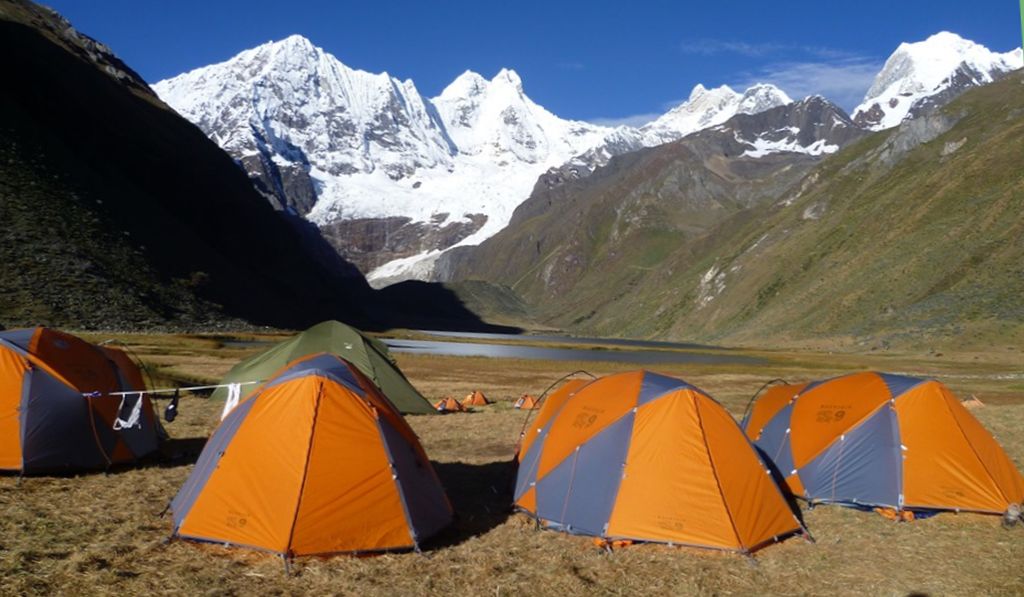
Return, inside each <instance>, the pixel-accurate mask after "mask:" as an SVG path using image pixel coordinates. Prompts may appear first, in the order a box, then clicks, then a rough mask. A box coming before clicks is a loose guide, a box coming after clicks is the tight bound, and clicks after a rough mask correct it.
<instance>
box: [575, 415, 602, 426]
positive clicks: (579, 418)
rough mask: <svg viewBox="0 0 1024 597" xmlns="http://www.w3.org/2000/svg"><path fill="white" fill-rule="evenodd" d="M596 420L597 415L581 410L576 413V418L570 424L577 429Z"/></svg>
mask: <svg viewBox="0 0 1024 597" xmlns="http://www.w3.org/2000/svg"><path fill="white" fill-rule="evenodd" d="M596 422H597V415H596V414H594V413H585V412H582V413H580V414H578V415H576V420H575V421H573V423H572V426H573V427H575V428H577V429H586V428H587V427H590V426H591V425H593V424H594V423H596Z"/></svg>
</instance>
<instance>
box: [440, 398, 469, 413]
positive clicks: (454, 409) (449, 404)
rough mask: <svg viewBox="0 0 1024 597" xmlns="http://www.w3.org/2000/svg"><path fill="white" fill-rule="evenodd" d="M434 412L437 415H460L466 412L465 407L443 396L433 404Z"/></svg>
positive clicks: (453, 399)
mask: <svg viewBox="0 0 1024 597" xmlns="http://www.w3.org/2000/svg"><path fill="white" fill-rule="evenodd" d="M434 410H436V411H437V412H439V413H461V412H465V411H466V407H465V406H462V404H461V403H460V402H459V401H458V400H456V399H455V398H452V397H451V396H445V397H444V398H442V399H440V400H438V401H437V402H435V403H434Z"/></svg>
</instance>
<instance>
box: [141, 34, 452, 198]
mask: <svg viewBox="0 0 1024 597" xmlns="http://www.w3.org/2000/svg"><path fill="white" fill-rule="evenodd" d="M153 89H154V90H155V91H156V92H157V94H158V95H159V96H160V97H161V99H163V100H164V101H165V102H167V103H168V104H169V105H170V106H171V107H173V108H174V109H175V110H177V111H178V112H179V113H180V114H182V115H183V116H185V117H186V118H188V119H189V120H191V121H192V122H194V123H196V124H197V125H198V126H199V127H200V128H201V129H203V131H204V132H206V134H207V135H208V136H210V137H211V138H213V140H214V141H216V142H217V143H218V144H219V145H220V146H221V147H223V148H224V149H226V150H228V151H229V152H230V153H232V154H233V155H235V157H236V158H238V159H245V158H247V157H254V158H255V157H261V160H262V162H263V165H262V169H267V168H272V167H273V166H272V164H271V162H274V163H281V162H285V163H288V164H293V165H294V164H299V165H302V166H303V167H304V168H306V169H315V170H318V171H322V172H323V173H325V174H327V175H331V176H339V175H345V174H351V173H352V172H357V171H358V172H365V173H369V172H374V171H376V170H378V169H379V170H381V171H382V172H383V173H384V174H386V175H387V176H388V177H389V178H392V179H395V180H397V179H401V178H403V177H407V176H409V175H410V174H411V173H412V172H414V171H415V170H416V169H417V168H423V167H434V166H439V165H446V164H448V163H449V162H450V160H451V156H452V154H453V152H454V149H453V148H452V145H451V140H450V139H449V138H448V137H447V135H446V134H445V132H444V129H443V126H442V125H441V123H440V122H439V121H438V119H437V115H436V113H435V112H434V110H433V109H432V108H431V107H430V106H428V105H427V103H426V102H425V101H424V99H423V98H422V97H421V96H420V94H419V92H418V91H417V90H416V86H415V85H414V84H413V83H412V81H404V82H403V81H399V80H398V79H395V78H393V77H391V76H389V75H388V74H387V73H380V74H374V73H368V72H365V71H360V70H355V69H351V68H349V67H347V66H345V65H344V64H342V63H341V62H339V61H338V60H337V59H336V58H334V57H333V56H331V55H330V54H328V53H326V52H324V51H323V50H322V49H321V48H318V47H316V46H315V45H313V43H312V42H310V41H309V40H308V39H306V38H305V37H302V36H300V35H292V36H289V37H287V38H285V39H283V40H280V41H276V42H269V43H266V44H263V45H261V46H258V47H256V48H253V49H251V50H246V51H244V52H242V53H240V54H238V55H237V56H235V57H234V58H231V59H230V60H228V61H226V62H223V63H220V64H214V65H211V66H207V67H204V68H200V69H197V70H194V71H192V72H189V73H185V74H183V75H179V76H177V77H174V78H173V79H168V80H166V81H161V82H159V83H157V84H155V85H153ZM250 171H252V169H250Z"/></svg>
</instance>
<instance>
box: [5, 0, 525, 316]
mask: <svg viewBox="0 0 1024 597" xmlns="http://www.w3.org/2000/svg"><path fill="white" fill-rule="evenodd" d="M0 51H2V52H3V53H4V55H6V56H7V57H8V59H7V60H5V61H4V65H3V67H0V68H2V75H3V81H4V89H3V92H2V93H0V221H2V222H3V230H2V231H0V257H2V259H0V321H3V322H4V324H6V325H8V326H18V325H38V324H44V325H63V326H72V327H75V328H105V329H117V328H122V329H125V328H127V329H152V328H166V327H171V328H210V327H222V326H228V327H237V326H239V325H241V324H245V323H250V324H258V325H271V326H277V327H289V328H295V327H306V326H308V325H310V324H312V323H316V322H318V321H322V320H324V319H329V318H337V319H343V320H344V321H346V322H348V323H350V324H353V325H358V326H360V327H364V328H368V329H384V328H389V327H410V326H417V325H430V326H432V327H437V328H446V329H477V330H486V329H492V328H491V327H490V326H488V325H487V324H485V323H483V322H482V321H480V319H479V318H478V317H477V316H476V315H475V314H474V313H472V312H471V311H470V310H469V309H468V308H466V306H465V305H464V304H463V302H462V301H461V300H460V299H459V298H458V296H456V295H455V294H454V293H453V292H451V291H449V290H446V289H444V288H442V287H441V286H440V285H423V286H418V287H416V288H410V289H407V291H406V292H403V291H402V290H401V289H392V290H390V291H388V292H385V293H379V292H375V291H373V290H372V289H371V288H370V287H369V285H368V284H367V283H366V281H365V279H364V278H363V276H362V274H360V273H359V272H358V270H356V269H355V268H354V267H353V266H352V265H351V264H349V263H347V262H345V261H344V260H343V259H342V258H340V257H339V256H338V255H337V253H336V252H335V251H334V250H332V249H331V247H330V246H329V245H328V244H327V243H326V242H325V241H324V240H323V238H322V237H321V236H320V232H319V230H317V228H316V227H315V226H313V225H312V224H310V223H308V222H306V221H305V220H302V219H300V218H298V217H296V216H291V215H288V214H286V213H283V212H276V211H274V209H273V208H272V207H271V205H270V204H269V203H268V202H267V201H266V199H265V198H264V197H262V196H261V195H260V194H259V193H258V192H256V190H254V189H253V187H252V184H251V182H250V181H249V179H248V178H247V176H246V175H245V173H244V172H243V171H242V170H241V169H240V168H239V167H238V166H237V165H236V164H235V162H234V161H233V160H232V159H231V158H230V157H229V156H228V155H227V154H226V153H224V152H223V151H222V150H221V149H220V148H218V147H217V146H216V145H215V144H214V143H213V142H212V141H210V140H208V139H207V138H206V136H205V135H203V133H202V132H201V131H200V130H199V129H198V128H196V127H195V126H193V125H192V124H190V123H189V122H187V121H186V120H184V119H183V118H181V117H180V116H178V115H177V114H176V113H174V112H173V111H172V110H171V109H170V108H168V107H167V106H165V105H164V104H163V103H162V102H161V101H160V100H159V99H157V98H156V96H155V95H154V94H153V93H152V91H150V89H149V87H148V86H147V85H146V83H145V82H144V81H142V79H141V78H139V76H138V75H137V74H136V73H134V72H133V71H132V70H131V69H130V68H129V67H128V66H127V65H125V64H124V63H123V62H121V61H120V60H119V59H118V58H117V57H116V56H114V55H113V53H112V52H111V51H110V50H109V49H108V48H106V46H104V45H103V44H101V43H100V42H97V41H95V40H93V39H91V38H89V37H87V36H85V35H83V34H81V33H78V32H77V31H75V30H74V29H73V28H72V27H71V25H70V23H68V22H67V21H66V20H64V19H63V18H62V17H60V15H58V14H56V13H54V12H53V11H51V10H49V9H47V8H44V7H40V6H37V5H34V4H31V3H28V2H21V1H17V0H0ZM495 331H508V330H506V329H505V328H501V329H500V330H499V329H497V328H495Z"/></svg>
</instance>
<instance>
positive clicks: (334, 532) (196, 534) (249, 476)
mask: <svg viewBox="0 0 1024 597" xmlns="http://www.w3.org/2000/svg"><path fill="white" fill-rule="evenodd" d="M170 510H171V512H172V513H173V519H174V531H173V534H172V536H173V537H181V538H185V539H191V540H197V541H204V542H212V543H219V544H228V545H232V546H238V547H248V548H252V549H257V550H263V551H268V552H271V553H275V554H279V555H281V556H282V557H284V558H286V561H287V560H288V559H290V558H292V557H294V556H306V555H330V554H338V553H367V552H381V551H389V550H402V549H412V548H418V546H419V544H420V543H421V542H422V541H423V540H425V539H427V538H428V537H430V536H432V535H434V534H435V533H437V532H438V531H439V530H441V529H442V528H444V527H445V526H447V525H448V524H449V523H450V522H451V520H452V508H451V505H450V503H449V501H448V497H447V496H446V495H445V493H444V490H443V489H442V487H441V483H440V481H439V480H438V477H437V475H436V473H435V472H434V469H433V467H432V466H431V464H430V461H429V460H428V459H427V455H426V454H425V453H424V451H423V448H422V447H421V446H420V443H419V440H418V439H417V437H416V434H415V433H414V432H413V430H412V429H411V428H410V427H409V425H408V424H407V423H406V422H405V420H404V419H403V418H402V415H401V414H400V413H399V411H398V409H397V408H395V406H394V405H393V404H392V403H391V402H390V401H389V400H388V399H387V398H385V397H384V395H383V394H382V393H381V392H380V390H379V389H377V387H376V386H375V385H374V384H373V382H372V381H370V380H369V379H368V378H367V377H366V376H365V375H363V374H362V373H361V372H360V371H359V369H358V368H356V367H355V366H354V365H352V364H350V363H348V362H347V361H345V360H343V359H341V358H340V357H338V356H336V355H328V354H318V355H311V356H307V357H304V358H302V359H300V360H298V361H295V362H293V363H291V364H289V365H287V366H286V367H285V368H284V369H283V370H281V371H279V372H278V373H277V375H275V376H274V377H273V379H271V380H270V381H269V382H267V383H265V384H263V385H262V386H261V387H260V388H258V389H257V390H256V391H254V392H253V393H251V394H250V395H249V397H248V398H245V399H243V400H242V402H241V403H240V404H239V405H238V406H236V407H235V408H234V409H233V410H231V411H230V412H229V413H228V415H227V417H225V419H224V420H223V421H221V423H220V426H218V427H217V429H216V430H215V431H214V432H213V435H212V436H211V437H210V439H209V441H208V442H207V443H206V446H205V448H204V449H203V452H202V454H200V456H199V460H198V462H197V463H196V466H195V468H194V469H193V471H192V474H191V475H190V476H189V478H188V479H187V480H186V481H185V484H184V485H183V486H182V487H181V490H180V491H179V492H178V494H177V496H175V498H174V499H173V500H172V502H171V504H170Z"/></svg>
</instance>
